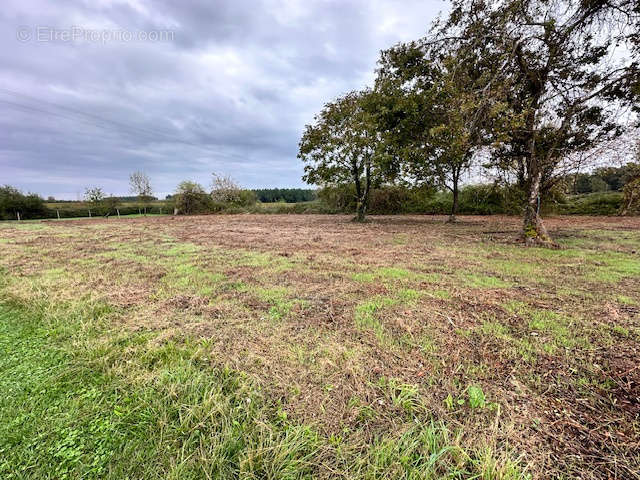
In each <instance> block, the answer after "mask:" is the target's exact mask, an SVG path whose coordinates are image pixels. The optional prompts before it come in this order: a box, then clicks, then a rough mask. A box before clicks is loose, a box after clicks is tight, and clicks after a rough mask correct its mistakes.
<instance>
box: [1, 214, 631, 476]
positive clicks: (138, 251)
mask: <svg viewBox="0 0 640 480" xmlns="http://www.w3.org/2000/svg"><path fill="white" fill-rule="evenodd" d="M496 222H497V223H496ZM554 222H555V225H563V227H562V228H563V229H564V230H562V233H560V234H558V235H557V236H556V238H558V240H559V241H560V242H561V243H564V244H565V245H570V248H565V249H563V250H558V251H556V250H553V251H551V250H544V249H535V248H534V249H524V248H521V247H519V246H517V245H515V244H514V243H513V242H512V239H513V237H514V236H515V233H516V232H517V231H518V229H519V228H520V224H519V221H518V222H516V221H515V219H505V218H498V219H497V220H496V219H495V218H484V219H475V218H474V219H467V220H465V221H464V222H460V224H457V225H449V224H446V225H445V224H442V223H441V222H440V220H433V219H432V218H430V217H411V218H408V217H392V218H374V219H372V221H371V222H369V223H368V224H367V225H365V226H357V225H353V224H352V223H350V222H349V221H348V219H345V218H343V217H321V216H305V217H299V216H292V215H282V216H280V215H274V216H269V217H260V216H252V215H239V216H206V217H190V218H180V217H177V218H174V219H168V218H160V217H158V218H150V217H148V218H141V219H132V220H127V221H122V222H112V221H108V222H107V221H103V220H97V219H96V220H93V221H75V222H51V223H42V224H41V228H40V229H33V230H32V231H30V230H29V229H28V228H27V229H24V228H22V226H15V225H14V224H11V225H8V224H3V225H1V226H0V227H1V230H0V239H2V242H1V245H0V250H2V253H3V254H4V255H1V256H0V271H3V272H4V273H3V274H1V275H0V284H1V285H0V299H4V300H5V303H6V305H8V308H9V310H8V313H7V314H3V316H2V320H1V321H2V322H4V323H3V327H2V329H4V330H2V332H0V333H2V334H4V336H3V337H2V338H3V339H5V340H4V341H3V340H2V339H0V383H1V385H0V386H2V387H6V390H7V391H10V392H11V393H12V394H13V393H15V392H18V394H16V395H5V397H3V399H2V402H3V403H2V405H0V408H1V409H2V410H1V411H0V416H2V415H3V413H4V412H5V411H6V412H8V413H6V414H5V416H2V419H1V420H3V421H4V420H6V421H5V422H4V423H5V424H7V425H8V426H6V425H3V426H0V435H1V437H2V438H0V445H2V447H0V449H2V452H1V453H0V462H4V463H3V467H2V468H3V469H4V470H1V471H0V477H1V478H4V477H5V476H7V475H5V473H6V472H10V473H11V474H12V475H13V477H12V478H65V475H66V478H127V477H128V478H209V477H211V478H244V479H250V478H353V479H356V478H383V477H387V478H388V477H392V478H412V479H413V478H485V479H494V478H497V479H499V478H522V477H524V476H526V474H525V472H532V474H533V476H534V477H536V478H547V477H554V478H562V477H563V476H564V477H565V478H579V477H585V476H586V477H588V478H594V479H605V478H608V476H611V475H613V476H616V475H617V477H618V478H634V477H633V476H632V475H631V474H630V472H635V471H637V470H638V468H637V467H638V465H640V457H638V454H637V449H636V448H635V447H634V442H633V441H632V439H635V438H638V435H640V423H639V422H638V419H637V415H636V414H635V413H634V412H635V410H634V408H635V407H634V403H633V402H634V398H635V397H634V396H633V395H634V394H633V391H632V390H629V388H628V386H629V385H631V386H633V385H636V384H637V382H638V376H637V373H638V371H637V369H634V367H635V366H636V365H637V364H638V361H640V359H639V358H638V355H637V352H638V351H639V350H638V348H637V346H638V344H639V342H640V324H639V323H638V317H637V312H638V308H637V305H639V304H640V288H639V287H638V285H639V284H638V282H637V281H636V280H637V272H636V270H637V265H636V263H637V256H636V254H633V253H632V252H633V251H635V250H636V247H634V246H633V244H632V242H633V241H634V240H635V236H634V235H635V234H633V235H631V234H630V233H629V227H632V228H638V227H640V224H637V222H638V221H637V220H634V219H604V218H599V219H594V220H589V219H575V218H572V219H571V221H570V222H569V221H567V220H564V219H552V220H551V221H550V224H549V225H550V228H551V230H552V231H553V232H554V236H555V233H556V230H554V228H557V227H554ZM581 222H582V223H581ZM589 222H591V223H594V222H595V223H596V224H597V228H594V227H593V226H591V224H590V223H589ZM634 222H635V223H634ZM491 223H494V224H495V226H491V227H490V228H489V231H490V232H492V233H491V236H490V237H488V236H487V235H486V233H485V231H486V229H487V225H488V224H491ZM498 224H499V225H498ZM636 224H637V225H636ZM585 225H586V226H587V227H588V228H585ZM623 227H624V228H625V229H626V230H616V229H618V228H623ZM505 229H506V230H505ZM496 230H499V231H498V232H496ZM502 230H505V231H507V230H509V231H510V233H506V234H501V233H500V231H502ZM590 231H594V232H595V231H598V232H600V233H597V234H595V233H594V234H592V233H589V232H590ZM585 232H586V233H585ZM574 238H576V239H582V240H583V241H582V243H580V242H577V243H573V244H572V239H574ZM396 239H401V240H400V241H397V240H396ZM5 331H6V332H8V333H6V334H5ZM4 352H8V353H7V355H6V359H7V360H6V363H3V362H4V361H5V357H4V356H3V355H4ZM52 352H53V353H52ZM11 358H13V360H9V359H11ZM22 358H24V362H23V365H22V370H20V368H17V367H18V366H19V365H20V363H19V360H20V359H22ZM11 362H13V363H11ZM40 367H42V369H44V370H42V371H41V370H39V368H40ZM31 372H33V375H31ZM45 372H46V373H45ZM30 382H31V383H30ZM634 382H635V383H634ZM19 392H23V393H19ZM24 392H28V393H29V396H28V397H27V396H26V394H24ZM578 397H579V401H575V400H576V398H578ZM247 399H249V401H248V402H247ZM31 400H33V401H32V402H31V403H30V402H29V401H31ZM243 402H244V403H243ZM592 412H597V415H596V414H593V413H592ZM575 425H585V428H587V429H588V433H584V431H582V430H580V429H577V427H575ZM574 427H575V428H574ZM196 432H197V433H196ZM586 438H588V442H587V441H585V439H586ZM5 439H10V440H11V442H12V443H11V444H9V443H7V442H8V441H9V440H6V441H5ZM124 439H127V441H125V440H124ZM3 442H5V443H3ZM30 442H35V443H33V445H31V446H29V445H30ZM129 443H130V444H131V446H130V447H128V446H127V445H128V444H129ZM514 451H517V452H518V455H519V456H518V457H514V453H513V452H514ZM7 452H8V453H7ZM564 452H571V453H570V454H567V455H564ZM5 457H6V460H5ZM129 457H130V458H131V459H132V460H131V461H130V462H127V458H129ZM514 458H519V459H520V460H519V461H515V460H514ZM576 459H582V460H581V461H578V460H576ZM432 460H433V461H432ZM56 469H57V470H56ZM15 472H17V473H15ZM611 472H613V473H611Z"/></svg>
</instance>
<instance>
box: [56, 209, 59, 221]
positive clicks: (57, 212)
mask: <svg viewBox="0 0 640 480" xmlns="http://www.w3.org/2000/svg"><path fill="white" fill-rule="evenodd" d="M56 214H57V215H58V220H60V210H58V209H56Z"/></svg>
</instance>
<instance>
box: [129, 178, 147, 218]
mask: <svg viewBox="0 0 640 480" xmlns="http://www.w3.org/2000/svg"><path fill="white" fill-rule="evenodd" d="M129 187H130V191H131V193H133V194H134V195H136V196H137V197H138V201H139V202H140V203H142V205H144V213H145V215H146V214H147V206H148V205H149V204H150V203H151V201H152V200H153V189H152V188H151V181H150V180H149V177H148V176H147V174H146V173H144V172H140V171H138V172H133V173H132V174H131V175H130V176H129Z"/></svg>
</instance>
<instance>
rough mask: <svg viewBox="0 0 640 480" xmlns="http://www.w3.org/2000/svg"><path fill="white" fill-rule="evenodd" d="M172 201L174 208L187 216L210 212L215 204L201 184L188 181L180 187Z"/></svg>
mask: <svg viewBox="0 0 640 480" xmlns="http://www.w3.org/2000/svg"><path fill="white" fill-rule="evenodd" d="M171 200H172V203H173V206H174V207H175V208H177V209H178V211H179V212H180V213H183V214H185V215H193V214H196V213H206V212H209V211H211V209H212V204H213V200H212V199H211V196H210V195H209V194H207V193H206V192H205V191H204V188H202V186H201V185H200V184H199V183H196V182H191V181H188V180H187V181H184V182H182V183H180V184H179V185H178V188H177V189H176V193H175V195H173V196H172V198H171Z"/></svg>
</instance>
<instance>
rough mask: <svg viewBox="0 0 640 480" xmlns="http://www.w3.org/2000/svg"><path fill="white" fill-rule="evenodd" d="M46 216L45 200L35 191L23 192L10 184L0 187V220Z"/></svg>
mask: <svg viewBox="0 0 640 480" xmlns="http://www.w3.org/2000/svg"><path fill="white" fill-rule="evenodd" d="M18 214H20V218H21V219H34V218H44V217H45V216H46V214H47V209H46V207H45V205H44V200H43V199H42V198H41V197H40V196H39V195H36V194H35V193H29V194H27V195H25V194H23V193H22V192H21V191H20V190H18V189H17V188H14V187H12V186H10V185H5V186H4V187H0V220H17V218H18Z"/></svg>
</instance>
